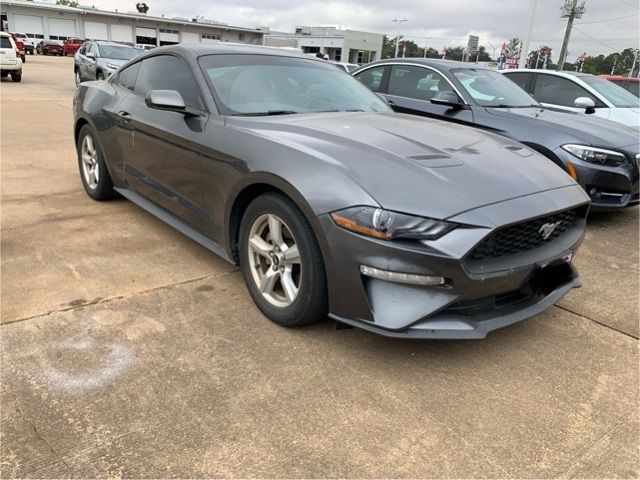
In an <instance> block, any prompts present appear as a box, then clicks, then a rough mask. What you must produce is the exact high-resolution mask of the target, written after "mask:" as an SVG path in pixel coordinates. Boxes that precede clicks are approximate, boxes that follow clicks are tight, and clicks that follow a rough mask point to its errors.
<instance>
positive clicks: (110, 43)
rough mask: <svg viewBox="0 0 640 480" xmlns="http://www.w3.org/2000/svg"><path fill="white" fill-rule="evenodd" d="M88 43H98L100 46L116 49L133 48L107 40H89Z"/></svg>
mask: <svg viewBox="0 0 640 480" xmlns="http://www.w3.org/2000/svg"><path fill="white" fill-rule="evenodd" d="M87 41H88V42H93V43H97V44H98V45H109V46H114V47H131V48H133V47H132V46H131V45H127V44H126V43H118V42H108V41H107V40H87Z"/></svg>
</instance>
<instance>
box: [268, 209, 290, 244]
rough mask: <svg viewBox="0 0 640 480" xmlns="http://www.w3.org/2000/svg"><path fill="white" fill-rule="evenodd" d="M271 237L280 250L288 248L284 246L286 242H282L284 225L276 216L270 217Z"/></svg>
mask: <svg viewBox="0 0 640 480" xmlns="http://www.w3.org/2000/svg"><path fill="white" fill-rule="evenodd" d="M269 235H270V237H271V242H272V243H273V244H274V245H277V246H278V247H280V248H282V247H283V246H286V245H284V240H282V223H281V222H280V219H278V217H276V216H275V215H269Z"/></svg>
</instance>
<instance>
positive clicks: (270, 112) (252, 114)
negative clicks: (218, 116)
mask: <svg viewBox="0 0 640 480" xmlns="http://www.w3.org/2000/svg"><path fill="white" fill-rule="evenodd" d="M295 113H302V112H296V111H295V110H267V111H266V112H247V113H234V115H233V116H234V117H266V116H268V115H293V114H295Z"/></svg>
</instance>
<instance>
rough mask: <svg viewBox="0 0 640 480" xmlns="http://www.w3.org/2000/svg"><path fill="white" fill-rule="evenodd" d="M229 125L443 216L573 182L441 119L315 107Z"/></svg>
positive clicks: (498, 141)
mask: <svg viewBox="0 0 640 480" xmlns="http://www.w3.org/2000/svg"><path fill="white" fill-rule="evenodd" d="M227 125H228V126H230V127H234V126H235V127H238V128H242V129H246V130H247V132H248V133H251V134H253V135H256V136H260V137H263V138H264V139H267V140H269V141H272V142H278V143H280V144H283V145H286V146H287V147H289V148H294V149H296V150H298V151H299V152H300V153H302V154H305V155H312V156H313V157H315V158H314V161H322V162H327V163H329V164H331V165H332V166H333V167H334V168H335V169H336V175H338V174H346V175H348V176H349V178H351V180H352V181H354V182H356V183H357V184H358V186H360V187H361V188H362V189H364V190H365V191H366V192H367V193H368V194H369V195H370V196H371V197H372V198H373V199H375V200H376V201H377V202H378V203H379V205H380V206H382V207H383V208H386V209H389V210H395V211H401V212H406V213H412V214H415V215H422V216H429V217H434V218H440V219H445V218H448V217H451V216H453V215H456V214H458V213H461V212H464V211H468V210H472V209H475V208H479V207H482V206H485V205H488V204H493V203H497V202H503V201H506V200H510V199H513V198H518V197H521V196H525V195H532V194H535V193H538V192H542V191H546V190H551V189H558V188H562V187H566V186H572V185H575V182H574V181H573V180H572V179H571V178H570V177H569V176H568V175H567V174H565V173H564V172H563V171H562V170H561V169H560V168H559V167H557V166H556V165H555V164H553V163H552V162H550V161H549V160H547V159H546V158H545V157H542V156H541V155H539V154H537V153H536V152H533V151H532V150H530V149H528V148H527V147H525V146H523V145H521V144H518V143H516V142H513V141H511V140H509V139H506V138H503V137H499V136H497V135H493V134H489V133H486V132H483V131H480V130H477V129H474V128H469V127H465V126H461V125H456V124H453V123H448V122H442V121H439V120H432V119H425V118H421V117H413V116H409V115H400V114H394V113H334V114H331V113H320V114H303V115H287V116H278V117H259V118H250V117H229V118H228V120H227ZM309 175H311V176H312V175H313V171H309Z"/></svg>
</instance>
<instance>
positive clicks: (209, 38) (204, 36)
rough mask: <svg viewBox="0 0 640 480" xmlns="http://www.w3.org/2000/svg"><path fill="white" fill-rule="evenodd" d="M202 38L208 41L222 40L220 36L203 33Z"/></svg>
mask: <svg viewBox="0 0 640 480" xmlns="http://www.w3.org/2000/svg"><path fill="white" fill-rule="evenodd" d="M202 38H204V39H206V40H220V38H222V37H221V36H220V35H208V34H205V33H203V34H202Z"/></svg>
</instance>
